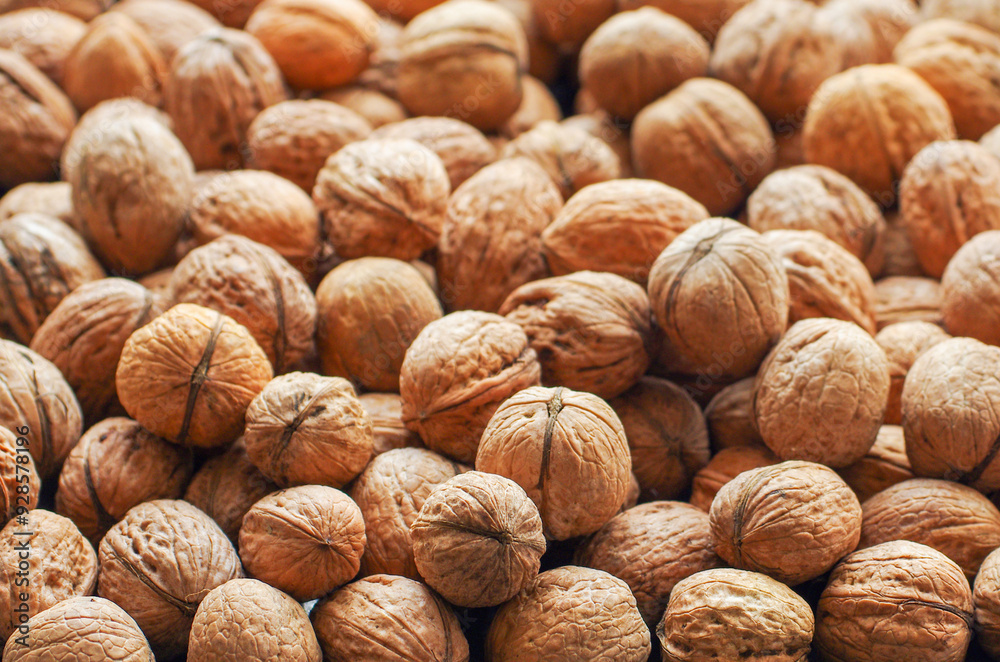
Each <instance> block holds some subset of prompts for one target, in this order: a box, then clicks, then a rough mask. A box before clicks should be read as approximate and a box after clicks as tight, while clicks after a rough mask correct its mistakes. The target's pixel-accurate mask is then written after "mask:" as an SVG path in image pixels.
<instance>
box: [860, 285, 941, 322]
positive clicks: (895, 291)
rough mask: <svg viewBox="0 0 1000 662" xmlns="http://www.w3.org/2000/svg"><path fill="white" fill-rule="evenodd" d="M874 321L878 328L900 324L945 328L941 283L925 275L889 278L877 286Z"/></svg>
mask: <svg viewBox="0 0 1000 662" xmlns="http://www.w3.org/2000/svg"><path fill="white" fill-rule="evenodd" d="M875 297H876V301H875V320H876V324H877V326H878V328H879V329H884V328H885V327H886V326H888V325H889V324H896V323H897V322H911V321H922V322H930V323H931V324H938V325H943V324H944V320H943V317H942V312H941V308H942V306H943V305H944V290H943V288H942V287H941V283H940V282H938V281H936V280H934V279H933V278H924V277H922V276H890V277H889V278H883V279H881V280H879V281H877V282H876V283H875Z"/></svg>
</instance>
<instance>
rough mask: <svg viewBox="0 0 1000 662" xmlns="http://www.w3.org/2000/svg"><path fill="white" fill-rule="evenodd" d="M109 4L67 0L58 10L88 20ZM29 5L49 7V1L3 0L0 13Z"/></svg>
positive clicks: (103, 0)
mask: <svg viewBox="0 0 1000 662" xmlns="http://www.w3.org/2000/svg"><path fill="white" fill-rule="evenodd" d="M110 6H111V0H68V1H67V2H64V3H60V5H59V7H60V9H59V11H64V12H66V13H67V14H69V15H71V16H76V17H77V18H79V19H80V20H83V21H89V20H91V19H92V18H94V17H95V16H97V15H98V14H100V13H101V12H103V11H105V10H106V9H108V8H109V7H110ZM30 7H42V8H45V9H50V7H49V3H47V2H44V1H43V0H3V2H0V14H5V13H7V12H12V11H15V10H17V9H25V8H30Z"/></svg>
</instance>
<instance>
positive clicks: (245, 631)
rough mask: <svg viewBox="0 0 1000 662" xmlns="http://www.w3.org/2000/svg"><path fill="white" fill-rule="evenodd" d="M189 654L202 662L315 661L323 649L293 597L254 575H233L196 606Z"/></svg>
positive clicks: (321, 654) (304, 612) (302, 610)
mask: <svg viewBox="0 0 1000 662" xmlns="http://www.w3.org/2000/svg"><path fill="white" fill-rule="evenodd" d="M188 657H189V658H191V659H193V660H202V661H203V662H225V661H227V660H245V659H258V660H287V661H288V662H320V661H321V660H322V657H323V653H322V651H321V650H320V648H319V641H317V639H316V633H315V632H313V628H312V625H310V623H309V616H308V615H307V614H306V611H305V609H303V608H302V605H300V604H299V603H298V602H296V601H295V600H293V599H292V598H290V597H289V596H288V595H286V594H285V593H282V592H281V591H279V590H277V589H275V588H272V587H270V586H268V585H267V584H265V583H264V582H259V581H257V580H256V579H233V580H231V581H228V582H226V583H225V584H223V585H221V586H217V587H215V588H214V589H212V590H211V591H210V592H209V593H208V595H206V596H205V598H204V599H203V600H202V601H201V604H200V605H198V611H197V612H196V613H195V615H194V622H193V623H192V625H191V636H190V638H189V639H188Z"/></svg>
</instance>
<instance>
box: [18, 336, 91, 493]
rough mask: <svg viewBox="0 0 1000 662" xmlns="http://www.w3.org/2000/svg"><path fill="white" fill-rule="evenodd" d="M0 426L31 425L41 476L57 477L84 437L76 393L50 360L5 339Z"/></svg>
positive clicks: (31, 444) (30, 437) (34, 455)
mask: <svg viewBox="0 0 1000 662" xmlns="http://www.w3.org/2000/svg"><path fill="white" fill-rule="evenodd" d="M0 383H2V384H3V385H4V388H3V389H0V425H2V426H4V427H6V428H7V429H9V430H14V431H17V429H18V428H23V427H27V428H28V434H25V435H21V436H24V437H26V438H27V439H28V450H29V451H30V453H31V457H32V458H33V459H34V460H35V466H36V467H37V468H38V475H39V476H40V477H41V478H43V479H45V478H48V477H50V476H53V475H55V474H56V473H58V471H59V467H60V466H62V463H63V460H65V459H66V456H67V455H69V452H70V450H72V448H73V446H74V445H76V442H77V441H78V440H79V439H80V433H81V432H83V414H82V413H81V411H80V405H79V403H78V402H77V400H76V396H74V395H73V389H72V388H70V385H69V384H67V383H66V379H65V378H64V377H63V376H62V373H60V372H59V368H57V367H56V366H55V365H53V364H52V362H51V361H49V360H48V359H46V358H44V357H42V356H41V355H39V354H37V353H35V352H33V351H31V350H30V349H28V348H27V347H25V346H23V345H20V344H18V343H16V342H13V341H10V340H0Z"/></svg>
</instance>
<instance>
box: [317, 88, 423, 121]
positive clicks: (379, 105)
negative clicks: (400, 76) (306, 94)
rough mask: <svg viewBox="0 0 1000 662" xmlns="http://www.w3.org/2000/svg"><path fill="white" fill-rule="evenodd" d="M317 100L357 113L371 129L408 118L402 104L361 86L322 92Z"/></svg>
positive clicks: (381, 93)
mask: <svg viewBox="0 0 1000 662" xmlns="http://www.w3.org/2000/svg"><path fill="white" fill-rule="evenodd" d="M317 98H318V99H320V100H322V101H330V102H333V103H335V104H337V105H339V106H343V107H344V108H346V109H347V110H350V111H353V112H354V113H357V114H358V115H360V116H361V117H362V118H364V120H365V121H366V122H368V124H370V125H371V126H372V127H373V128H378V127H381V126H386V125H388V124H393V123H395V122H402V121H403V120H405V119H406V118H407V117H409V115H408V114H407V112H406V109H405V108H403V104H401V103H399V102H398V101H396V99H394V98H393V97H391V96H389V95H388V94H385V93H384V92H380V91H379V90H373V89H371V88H368V87H364V86H363V85H361V84H351V85H342V86H340V87H335V88H333V89H330V90H324V91H323V92H321V93H320V94H319V96H318V97H317Z"/></svg>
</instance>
